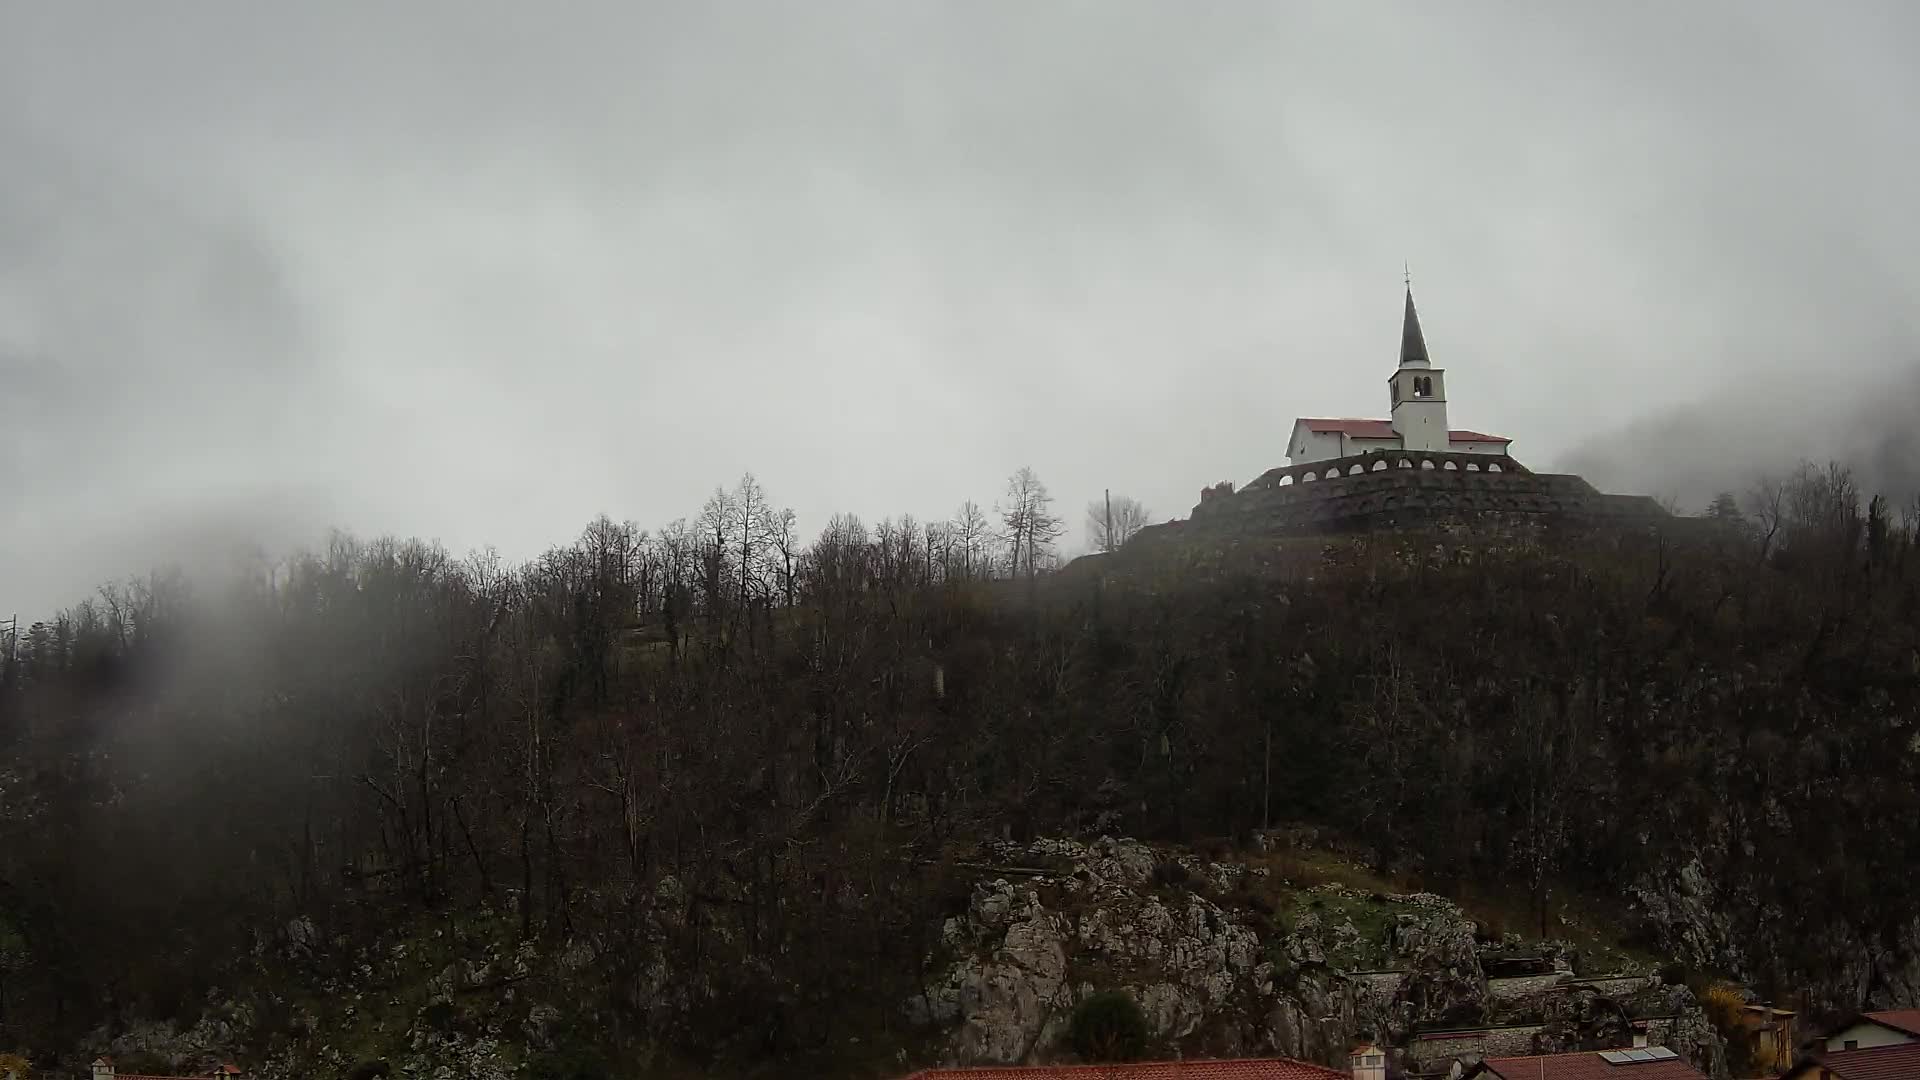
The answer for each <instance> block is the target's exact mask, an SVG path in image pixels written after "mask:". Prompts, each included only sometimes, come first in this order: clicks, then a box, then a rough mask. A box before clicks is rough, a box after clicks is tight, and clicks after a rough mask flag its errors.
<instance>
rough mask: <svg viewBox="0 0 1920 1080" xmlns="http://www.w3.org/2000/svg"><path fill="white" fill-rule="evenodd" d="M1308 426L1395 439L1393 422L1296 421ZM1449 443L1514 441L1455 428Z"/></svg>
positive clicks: (1323, 432) (1358, 436)
mask: <svg viewBox="0 0 1920 1080" xmlns="http://www.w3.org/2000/svg"><path fill="white" fill-rule="evenodd" d="M1294 422H1295V423H1297V424H1305V425H1307V430H1308V431H1311V432H1313V433H1314V434H1316V435H1330V434H1336V433H1337V434H1341V435H1345V436H1346V437H1347V438H1349V439H1391V438H1394V437H1395V434H1394V430H1393V421H1391V420H1362V419H1357V418H1354V417H1350V416H1348V417H1337V418H1335V417H1322V416H1303V417H1301V418H1300V419H1298V420H1296V421H1294ZM1447 441H1448V442H1496V443H1510V442H1512V441H1513V440H1512V439H1509V438H1507V437H1506V436H1504V435H1488V434H1486V433H1485V432H1480V431H1467V430H1465V429H1464V428H1454V429H1452V430H1450V431H1448V432H1447Z"/></svg>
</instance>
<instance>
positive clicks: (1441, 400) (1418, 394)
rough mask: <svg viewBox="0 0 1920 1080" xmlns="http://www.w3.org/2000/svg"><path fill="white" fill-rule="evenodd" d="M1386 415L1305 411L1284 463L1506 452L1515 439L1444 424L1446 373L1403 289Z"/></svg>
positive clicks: (1295, 427)
mask: <svg viewBox="0 0 1920 1080" xmlns="http://www.w3.org/2000/svg"><path fill="white" fill-rule="evenodd" d="M1387 396H1388V398H1389V400H1390V402H1391V405H1392V411H1391V413H1390V419H1386V420H1366V419H1360V418H1356V417H1341V418H1326V417H1311V416H1303V417H1300V418H1299V419H1296V420H1295V421H1294V422H1293V431H1292V433H1291V434H1290V435H1289V436H1288V438H1287V463H1288V464H1289V465H1305V464H1308V463H1310V462H1315V461H1331V460H1333V459H1335V458H1344V457H1353V456H1355V455H1357V454H1364V453H1366V452H1368V451H1370V450H1432V451H1439V452H1440V453H1450V454H1500V455H1504V454H1506V453H1507V450H1508V447H1509V446H1511V445H1512V443H1513V440H1512V439H1509V438H1506V437H1504V436H1500V435H1488V434H1485V433H1482V432H1478V431H1467V430H1465V429H1460V428H1452V427H1449V426H1447V373H1446V371H1445V369H1443V368H1437V367H1434V366H1433V361H1432V360H1431V359H1430V358H1429V357H1428V356H1427V339H1426V335H1425V334H1423V333H1422V332H1421V330H1420V314H1419V312H1417V311H1415V310H1414V307H1413V289H1412V287H1411V286H1409V287H1408V289H1407V313H1406V317H1405V320H1404V323H1403V325H1402V326H1401V330H1400V365H1399V367H1397V368H1395V369H1394V372H1393V374H1391V375H1389V376H1387Z"/></svg>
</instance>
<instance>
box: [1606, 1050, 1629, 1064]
mask: <svg viewBox="0 0 1920 1080" xmlns="http://www.w3.org/2000/svg"><path fill="white" fill-rule="evenodd" d="M1600 1058H1601V1060H1603V1061H1605V1062H1606V1063H1607V1064H1609V1065H1625V1064H1626V1063H1627V1062H1629V1061H1631V1060H1633V1059H1632V1058H1629V1057H1628V1056H1627V1055H1626V1053H1625V1052H1624V1051H1621V1050H1602V1051H1600Z"/></svg>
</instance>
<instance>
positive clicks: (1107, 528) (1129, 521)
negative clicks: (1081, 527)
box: [1087, 495, 1153, 551]
mask: <svg viewBox="0 0 1920 1080" xmlns="http://www.w3.org/2000/svg"><path fill="white" fill-rule="evenodd" d="M1151 524H1153V511H1151V510H1148V509H1147V508H1146V507H1145V506H1143V505H1141V503H1140V500H1139V499H1136V498H1134V497H1133V496H1131V495H1114V496H1111V497H1109V498H1105V499H1095V500H1094V501H1093V502H1090V503H1088V504H1087V536H1088V538H1089V539H1090V540H1091V541H1092V542H1093V550H1095V551H1118V550H1119V549H1120V545H1122V544H1124V543H1126V542H1127V541H1129V540H1131V539H1133V538H1134V536H1135V535H1136V534H1138V533H1139V532H1140V530H1141V529H1144V528H1146V527H1147V526H1149V525H1151Z"/></svg>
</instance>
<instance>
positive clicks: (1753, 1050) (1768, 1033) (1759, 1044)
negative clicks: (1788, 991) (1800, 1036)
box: [1734, 1005, 1798, 1076]
mask: <svg viewBox="0 0 1920 1080" xmlns="http://www.w3.org/2000/svg"><path fill="white" fill-rule="evenodd" d="M1794 1016H1795V1014H1794V1013H1793V1012H1792V1011H1790V1010H1787V1009H1776V1008H1774V1007H1773V1006H1771V1005H1746V1006H1742V1007H1741V1009H1740V1012H1739V1014H1738V1015H1737V1016H1736V1017H1735V1018H1734V1020H1735V1023H1737V1024H1738V1025H1739V1028H1740V1030H1739V1031H1738V1032H1737V1033H1736V1034H1735V1036H1734V1037H1735V1039H1736V1040H1737V1041H1738V1043H1739V1044H1740V1049H1742V1050H1743V1051H1744V1053H1745V1055H1746V1060H1747V1061H1748V1062H1749V1063H1750V1064H1751V1065H1752V1067H1753V1069H1754V1071H1755V1073H1756V1074H1758V1075H1761V1076H1775V1075H1778V1074H1779V1073H1781V1072H1783V1071H1785V1070H1786V1069H1789V1068H1792V1067H1793V1059H1794V1047H1795V1046H1797V1045H1798V1040H1796V1039H1795V1038H1794V1028H1793V1019H1794Z"/></svg>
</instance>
